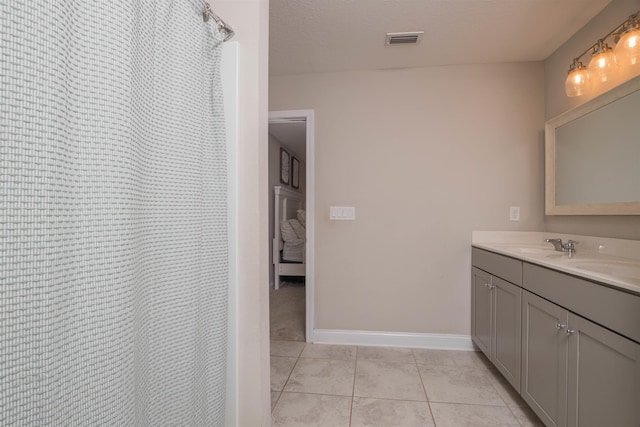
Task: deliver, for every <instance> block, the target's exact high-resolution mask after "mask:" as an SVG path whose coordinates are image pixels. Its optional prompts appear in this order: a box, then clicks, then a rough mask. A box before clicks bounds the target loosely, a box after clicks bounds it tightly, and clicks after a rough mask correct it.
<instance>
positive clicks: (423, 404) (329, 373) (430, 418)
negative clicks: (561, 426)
mask: <svg viewBox="0 0 640 427" xmlns="http://www.w3.org/2000/svg"><path fill="white" fill-rule="evenodd" d="M271 390H272V391H271V401H272V404H271V405H272V426H273V427H284V426H286V427H292V426H310V427H315V426H317V427H320V426H322V427H325V426H326V427H341V426H344V427H361V426H367V427H375V426H381V427H391V426H407V427H420V426H438V427H447V426H451V427H465V426H473V427H480V426H491V427H497V426H515V427H519V426H542V423H541V422H540V421H539V420H538V418H537V417H536V416H535V414H533V412H532V411H531V410H530V409H528V408H527V407H526V404H525V403H524V401H522V399H521V398H520V397H519V396H518V395H517V393H515V391H514V390H513V388H511V386H510V385H509V384H508V383H507V382H506V381H505V380H504V379H502V376H501V375H500V374H499V373H498V372H497V371H495V369H494V368H493V365H491V364H490V363H489V362H488V360H487V359H486V358H485V357H484V355H482V354H481V353H477V352H466V351H448V350H421V349H408V348H387V347H356V346H338V345H322V344H305V343H304V342H299V341H285V340H273V341H271Z"/></svg>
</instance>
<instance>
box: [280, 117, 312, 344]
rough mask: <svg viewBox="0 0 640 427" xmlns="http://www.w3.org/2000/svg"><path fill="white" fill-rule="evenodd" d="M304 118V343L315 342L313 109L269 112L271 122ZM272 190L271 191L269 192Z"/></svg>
mask: <svg viewBox="0 0 640 427" xmlns="http://www.w3.org/2000/svg"><path fill="white" fill-rule="evenodd" d="M301 118H304V119H305V122H306V124H307V126H306V138H307V140H306V150H307V152H306V162H305V163H306V173H305V180H306V194H305V210H306V222H307V224H306V225H307V227H306V231H307V236H306V237H307V242H306V244H305V273H304V274H305V279H304V280H305V284H304V286H305V312H306V319H305V340H306V341H307V342H314V341H315V328H314V319H315V260H316V258H315V188H316V186H315V175H316V174H315V140H314V126H315V123H314V112H313V110H283V111H269V123H271V121H272V120H293V119H301ZM269 191H271V189H269Z"/></svg>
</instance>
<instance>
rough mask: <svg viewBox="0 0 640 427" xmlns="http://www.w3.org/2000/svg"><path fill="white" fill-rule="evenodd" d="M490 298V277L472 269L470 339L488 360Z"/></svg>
mask: <svg viewBox="0 0 640 427" xmlns="http://www.w3.org/2000/svg"><path fill="white" fill-rule="evenodd" d="M492 297H493V293H492V292H491V275H490V274H487V273H486V272H484V271H482V270H479V269H477V268H473V273H472V279H471V339H472V340H473V342H474V343H475V344H476V345H477V346H478V347H479V348H480V350H482V352H483V353H484V354H485V355H486V356H487V357H488V358H489V359H491V317H492V315H491V314H492V311H493V298H492Z"/></svg>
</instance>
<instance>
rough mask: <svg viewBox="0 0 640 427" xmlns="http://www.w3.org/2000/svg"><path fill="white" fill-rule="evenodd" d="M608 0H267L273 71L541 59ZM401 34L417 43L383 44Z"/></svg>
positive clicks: (404, 66)
mask: <svg viewBox="0 0 640 427" xmlns="http://www.w3.org/2000/svg"><path fill="white" fill-rule="evenodd" d="M610 1H611V0H270V6H269V7H270V24H269V25H270V33H269V37H270V41H269V52H270V53H269V63H270V65H269V66H270V73H271V74H272V75H283V74H302V73H319V72H329V71H345V70H362V69H389V68H407V67H427V66H436V65H451V64H474V63H476V64H477V63H495V62H519V61H540V60H544V59H545V58H547V57H548V56H549V55H551V54H552V53H553V52H554V51H555V50H556V49H557V48H558V47H560V46H561V45H562V44H563V43H564V42H565V41H566V40H567V39H568V38H569V37H571V36H572V35H573V34H574V33H576V32H577V31H578V30H579V29H580V28H581V27H582V26H584V25H585V24H586V23H587V22H588V21H589V20H590V19H591V18H593V17H594V16H595V15H596V14H598V12H600V11H601V10H602V9H603V8H604V7H605V6H606V5H607V4H608V3H610ZM402 31H424V37H423V39H422V42H421V43H420V44H419V45H409V46H407V45H400V46H386V45H385V35H386V33H387V32H402ZM569 60H570V58H568V59H567V61H568V62H569Z"/></svg>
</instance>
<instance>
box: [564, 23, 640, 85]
mask: <svg viewBox="0 0 640 427" xmlns="http://www.w3.org/2000/svg"><path fill="white" fill-rule="evenodd" d="M609 37H613V40H614V41H615V42H617V44H616V47H615V50H614V49H612V48H611V47H609V45H608V44H607V43H606V40H607V39H608V38H609ZM589 52H591V60H590V61H589V65H588V66H586V67H585V66H584V65H583V63H582V62H581V61H580V59H581V58H582V57H583V56H585V55H586V54H587V53H589ZM636 65H640V11H638V12H636V13H634V14H633V15H631V16H629V18H627V19H626V20H625V21H624V22H623V23H622V24H620V25H618V26H617V27H616V28H615V29H614V30H612V31H611V32H610V33H609V34H607V35H606V36H604V37H603V38H601V39H600V40H598V41H597V42H595V43H594V44H593V45H591V46H590V47H589V48H588V49H587V50H585V51H584V52H582V53H581V54H580V55H578V56H577V57H576V58H574V59H573V63H572V64H571V66H569V73H568V75H567V80H565V83H564V89H565V93H566V94H567V96H569V97H574V96H580V95H584V94H585V93H587V92H588V91H589V90H590V89H591V87H592V85H598V84H602V83H606V82H608V81H610V80H611V79H612V77H613V76H615V75H617V74H618V73H620V72H622V73H624V72H625V71H626V70H625V68H628V67H632V66H636Z"/></svg>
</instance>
